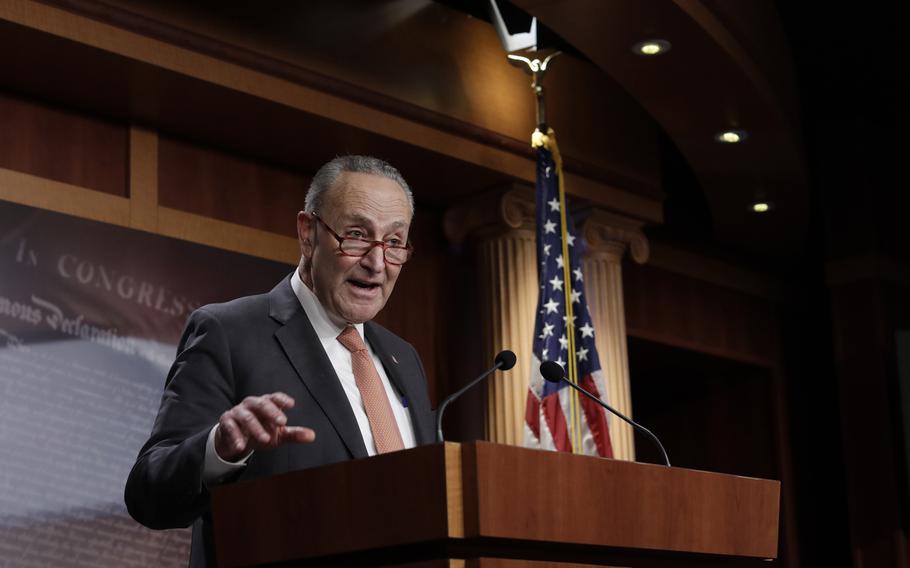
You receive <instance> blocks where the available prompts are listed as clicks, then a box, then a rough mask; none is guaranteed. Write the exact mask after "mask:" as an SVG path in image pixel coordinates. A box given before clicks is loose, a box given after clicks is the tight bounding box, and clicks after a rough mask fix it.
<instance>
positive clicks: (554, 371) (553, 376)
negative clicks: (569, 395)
mask: <svg viewBox="0 0 910 568" xmlns="http://www.w3.org/2000/svg"><path fill="white" fill-rule="evenodd" d="M540 374H541V375H542V376H543V378H544V379H546V380H547V381H549V382H551V383H558V382H560V381H563V382H565V383H566V384H567V385H569V386H570V387H572V388H573V389H575V390H577V391H578V392H580V393H581V394H583V395H585V396H586V397H588V398H590V399H591V400H593V401H594V402H596V403H597V404H599V405H601V406H603V407H604V408H606V409H607V410H609V411H610V412H612V413H613V414H615V415H616V416H619V417H620V418H622V419H623V420H624V421H625V422H627V423H628V424H629V425H630V426H632V427H633V428H635V429H636V430H638V431H639V432H641V433H643V434H645V435H647V436H648V437H649V438H651V439H652V440H654V443H655V444H657V447H658V448H659V449H660V453H661V454H663V456H664V463H665V464H666V466H667V467H670V458H668V457H667V451H666V450H665V449H664V445H663V444H661V443H660V440H658V439H657V436H655V435H654V433H653V432H651V431H650V430H648V429H647V428H645V427H644V426H642V425H641V424H639V423H638V422H635V421H634V420H632V419H631V418H629V417H628V416H626V415H625V414H623V413H622V412H620V411H618V410H616V409H615V408H613V407H612V406H610V405H609V404H607V403H606V402H604V401H602V400H600V399H599V398H597V397H596V396H594V395H593V394H591V393H589V392H588V391H586V390H585V389H583V388H581V387H580V386H578V385H576V384H575V383H573V382H572V381H570V380H569V379H567V378H566V372H565V370H564V369H563V368H562V365H560V364H559V363H557V362H556V361H544V362H543V363H541V364H540Z"/></svg>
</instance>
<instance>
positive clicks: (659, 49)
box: [632, 39, 672, 56]
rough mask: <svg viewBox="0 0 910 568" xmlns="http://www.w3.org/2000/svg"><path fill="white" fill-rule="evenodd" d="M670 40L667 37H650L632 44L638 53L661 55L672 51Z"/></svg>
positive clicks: (633, 49)
mask: <svg viewBox="0 0 910 568" xmlns="http://www.w3.org/2000/svg"><path fill="white" fill-rule="evenodd" d="M671 47H672V46H671V45H670V42H669V41H667V40H665V39H648V40H645V41H640V42H638V43H636V44H635V45H633V46H632V51H634V52H635V53H636V54H637V55H646V56H650V55H660V54H661V53H666V52H668V51H670V48H671Z"/></svg>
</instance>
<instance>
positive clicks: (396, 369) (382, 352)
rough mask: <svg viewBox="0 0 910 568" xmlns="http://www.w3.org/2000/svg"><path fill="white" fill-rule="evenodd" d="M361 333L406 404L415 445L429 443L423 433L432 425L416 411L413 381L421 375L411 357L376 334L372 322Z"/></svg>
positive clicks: (417, 399)
mask: <svg viewBox="0 0 910 568" xmlns="http://www.w3.org/2000/svg"><path fill="white" fill-rule="evenodd" d="M363 332H364V335H365V336H366V340H367V341H368V342H369V343H370V346H371V347H372V348H373V352H374V353H376V356H377V357H379V360H380V361H382V366H383V367H385V372H386V375H388V377H389V380H390V381H392V384H393V385H395V388H396V389H397V390H398V392H399V393H401V394H402V396H403V397H404V399H405V401H406V402H407V407H408V413H409V414H410V415H411V422H412V423H413V425H414V437H415V439H416V442H417V445H421V444H427V443H430V442H431V441H432V440H428V439H425V438H426V436H425V435H424V432H428V431H432V429H433V425H432V424H431V423H430V422H431V421H430V420H429V418H428V417H427V416H426V415H425V414H424V413H421V412H418V411H417V409H418V401H419V400H420V398H418V397H420V392H421V391H420V390H419V388H418V385H416V384H415V381H416V380H422V379H423V373H422V372H420V369H417V368H415V366H414V363H413V357H411V355H410V353H399V352H397V350H396V349H394V348H393V347H392V346H390V345H389V343H388V342H387V341H385V340H384V338H383V335H382V334H381V333H377V331H376V328H375V326H374V325H373V324H372V322H366V323H365V324H364V326H363ZM427 428H429V430H428V429H427Z"/></svg>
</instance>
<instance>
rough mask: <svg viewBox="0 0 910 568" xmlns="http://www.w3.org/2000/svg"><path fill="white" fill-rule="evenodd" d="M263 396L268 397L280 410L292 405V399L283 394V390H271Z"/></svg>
mask: <svg viewBox="0 0 910 568" xmlns="http://www.w3.org/2000/svg"><path fill="white" fill-rule="evenodd" d="M265 396H266V397H268V398H269V399H270V400H271V401H272V402H273V403H275V404H276V405H277V406H278V408H281V409H282V410H286V409H288V408H293V407H294V399H293V398H291V397H290V396H288V395H286V394H284V393H283V392H273V393H272V394H267V395H265Z"/></svg>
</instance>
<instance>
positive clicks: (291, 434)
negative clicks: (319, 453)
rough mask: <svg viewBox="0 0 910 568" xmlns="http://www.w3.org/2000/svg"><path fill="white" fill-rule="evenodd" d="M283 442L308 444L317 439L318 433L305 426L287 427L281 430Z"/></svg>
mask: <svg viewBox="0 0 910 568" xmlns="http://www.w3.org/2000/svg"><path fill="white" fill-rule="evenodd" d="M280 432H281V442H282V443H284V442H297V443H300V444H307V443H309V442H312V441H313V440H315V439H316V432H315V431H313V429H312V428H304V427H303V426H285V427H283V428H282V429H281V431H280Z"/></svg>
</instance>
